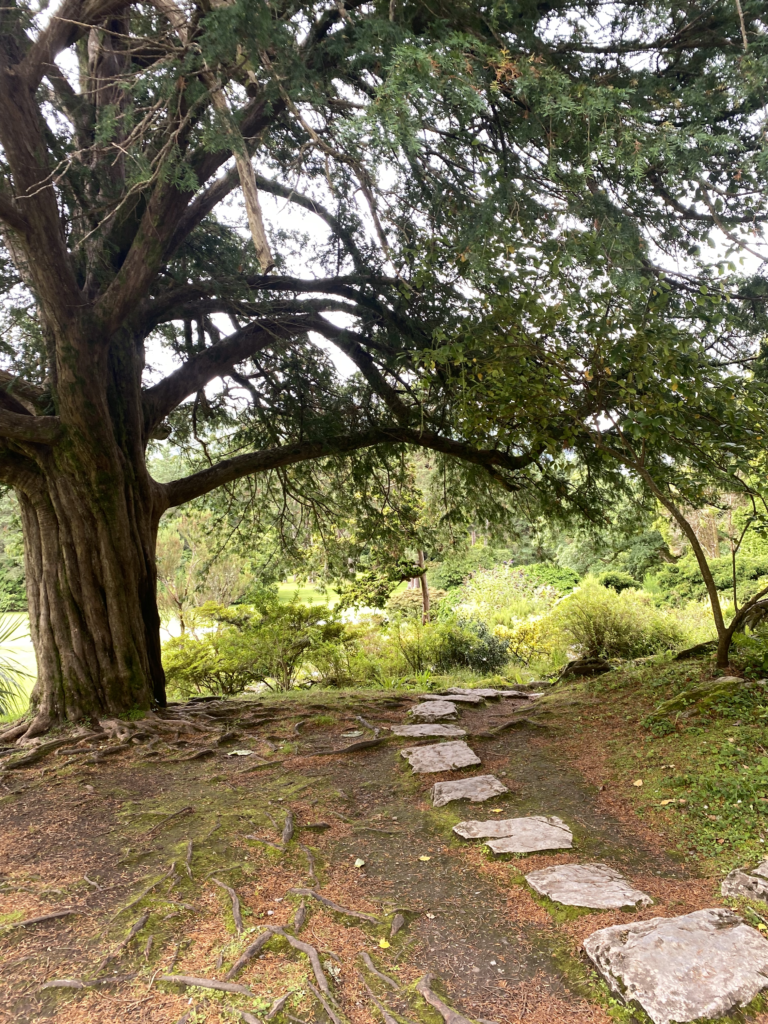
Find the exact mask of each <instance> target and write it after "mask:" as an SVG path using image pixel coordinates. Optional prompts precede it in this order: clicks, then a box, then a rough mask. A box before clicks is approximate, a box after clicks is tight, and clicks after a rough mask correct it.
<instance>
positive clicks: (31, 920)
mask: <svg viewBox="0 0 768 1024" xmlns="http://www.w3.org/2000/svg"><path fill="white" fill-rule="evenodd" d="M76 913H77V911H76V910H71V909H69V910H56V911H55V912H54V913H53V914H41V915H40V917H28V918H27V919H26V921H12V922H11V924H7V925H5V928H6V929H7V930H8V931H11V930H12V929H13V928H27V927H28V926H29V925H31V924H42V923H43V921H54V920H55V919H56V918H57V917H69V916H70V915H72V914H76Z"/></svg>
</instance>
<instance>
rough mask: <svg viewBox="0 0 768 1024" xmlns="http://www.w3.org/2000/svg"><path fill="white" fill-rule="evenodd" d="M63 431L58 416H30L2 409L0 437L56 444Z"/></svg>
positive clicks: (0, 411)
mask: <svg viewBox="0 0 768 1024" xmlns="http://www.w3.org/2000/svg"><path fill="white" fill-rule="evenodd" d="M62 433H63V427H62V425H61V420H60V419H59V417H58V416H30V415H29V413H28V412H25V413H24V414H22V413H19V412H9V411H8V410H7V409H0V438H5V439H6V440H8V441H22V442H24V441H26V442H29V443H32V444H35V443H36V444H55V442H56V441H58V440H59V438H60V437H61V435H62Z"/></svg>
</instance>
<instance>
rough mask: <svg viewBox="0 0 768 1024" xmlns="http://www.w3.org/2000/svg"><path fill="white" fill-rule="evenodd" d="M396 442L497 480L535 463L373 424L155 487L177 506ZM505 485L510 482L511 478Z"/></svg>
mask: <svg viewBox="0 0 768 1024" xmlns="http://www.w3.org/2000/svg"><path fill="white" fill-rule="evenodd" d="M397 443H400V444H411V445H414V446H415V447H419V448H429V449H431V450H432V451H437V452H442V453H443V454H444V455H451V456H454V457H455V458H458V459H462V460H463V461H464V462H469V463H472V464H473V465H476V466H480V467H482V468H484V469H487V470H489V471H490V472H491V473H492V475H494V476H495V477H497V478H498V477H499V476H500V475H501V474H499V473H498V470H507V471H508V472H511V473H515V472H519V471H520V470H522V469H525V468H526V467H527V466H529V465H531V463H533V462H534V461H535V456H533V455H509V454H508V453H506V452H503V451H497V450H494V449H481V448H474V447H473V446H472V445H470V444H466V443H464V442H462V441H454V440H453V439H451V438H446V437H440V436H439V435H438V434H434V433H432V432H430V431H421V430H414V429H409V428H407V427H400V426H391V427H373V428H371V429H370V430H367V431H364V432H361V433H359V434H349V435H344V436H337V437H329V438H326V439H323V440H315V441H312V440H308V441H297V442H295V443H294V444H286V445H281V446H280V447H275V448H265V449H262V450H261V451H257V452H251V453H249V454H247V455H237V456H235V457H234V458H232V459H225V460H224V461H222V462H219V463H218V464H217V465H215V466H211V467H210V468H209V469H204V470H201V471H200V472H199V473H193V474H192V475H191V476H188V477H182V478H180V479H179V480H172V481H170V483H167V484H162V485H159V487H160V489H161V491H162V494H163V497H164V499H165V502H166V503H167V504H166V506H165V507H166V508H173V507H175V506H176V505H183V504H184V503H185V502H187V501H192V499H193V498H199V497H201V496H202V495H203V494H208V493H209V492H210V491H212V490H214V489H215V488H217V487H221V486H222V485H223V484H227V483H231V482H232V481H233V480H240V479H242V478H243V477H246V476H250V475H251V474H253V473H265V472H267V471H268V470H271V469H280V468H282V467H284V466H293V465H295V464H296V463H299V462H309V461H310V460H313V459H322V458H329V457H331V456H334V455H348V454H350V453H351V452H354V451H359V450H360V449H362V448H372V447H373V446H374V445H379V444H397ZM507 484H508V486H512V485H510V484H509V482H507Z"/></svg>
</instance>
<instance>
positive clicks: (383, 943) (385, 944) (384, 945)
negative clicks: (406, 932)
mask: <svg viewBox="0 0 768 1024" xmlns="http://www.w3.org/2000/svg"><path fill="white" fill-rule="evenodd" d="M379 946H380V947H381V948H382V949H389V943H388V942H387V940H386V939H379Z"/></svg>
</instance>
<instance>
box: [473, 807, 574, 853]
mask: <svg viewBox="0 0 768 1024" xmlns="http://www.w3.org/2000/svg"><path fill="white" fill-rule="evenodd" d="M453 831H454V832H455V833H456V835H459V836H462V837H463V838H464V839H491V840H493V842H490V843H488V846H490V848H491V849H492V850H493V852H494V853H535V852H536V851H537V850H570V849H571V847H572V846H573V833H572V832H571V830H570V829H569V828H568V826H567V825H566V824H565V822H564V821H561V819H560V818H556V817H551V818H546V817H543V816H540V815H539V816H532V817H530V818H505V819H502V820H501V821H460V822H459V824H458V825H454V826H453Z"/></svg>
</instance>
